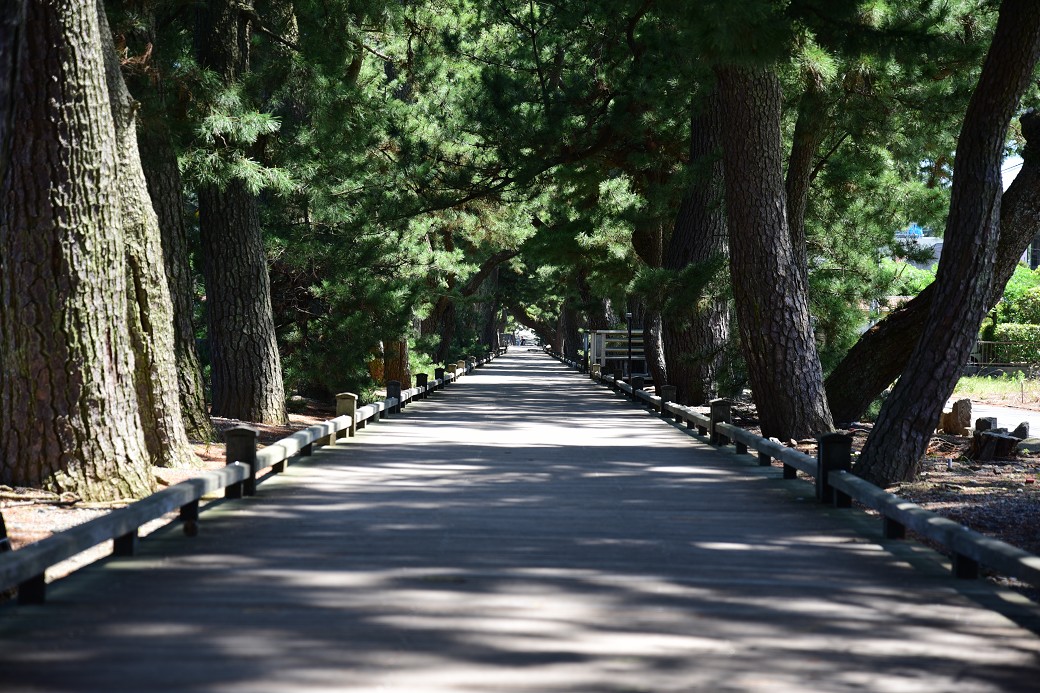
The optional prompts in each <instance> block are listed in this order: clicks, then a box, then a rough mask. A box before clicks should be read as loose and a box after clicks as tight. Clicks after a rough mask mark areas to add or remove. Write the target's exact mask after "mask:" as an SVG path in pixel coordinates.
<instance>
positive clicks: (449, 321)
mask: <svg viewBox="0 0 1040 693" xmlns="http://www.w3.org/2000/svg"><path fill="white" fill-rule="evenodd" d="M447 247H449V249H450V248H451V247H452V246H447ZM518 253H519V251H518V250H501V251H499V252H497V253H495V254H494V255H492V256H491V257H489V258H487V259H486V260H484V262H482V263H480V268H479V269H478V270H477V272H476V273H475V274H473V276H471V277H469V278H468V279H467V280H466V284H465V285H464V286H463V287H462V288H461V289H460V290H459V291H458V293H457V294H456V293H455V285H456V279H455V277H454V276H451V277H448V293H445V294H444V295H442V296H441V297H440V298H439V299H438V300H437V302H436V303H435V304H434V307H433V310H432V311H431V312H430V315H429V317H427V318H426V319H425V320H423V323H422V333H423V334H436V335H438V336H439V337H440V339H439V341H438V343H437V348H436V349H435V350H434V354H433V360H434V362H436V363H443V362H444V361H445V360H446V359H447V358H448V356H449V354H450V352H451V341H452V339H454V338H455V321H456V319H457V311H456V308H455V301H456V299H457V298H469V297H470V296H473V295H474V294H476V293H477V291H478V290H479V289H480V287H481V286H482V285H483V284H484V281H485V280H486V279H487V278H488V277H489V276H490V275H491V273H492V272H493V271H495V270H496V269H497V268H498V266H499V265H501V264H502V263H503V262H506V261H508V260H510V259H512V258H514V257H516V256H517V254H518Z"/></svg>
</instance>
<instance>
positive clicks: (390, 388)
mask: <svg viewBox="0 0 1040 693" xmlns="http://www.w3.org/2000/svg"><path fill="white" fill-rule="evenodd" d="M386 396H387V398H388V399H389V398H391V397H392V398H394V399H396V400H397V404H395V405H394V406H393V408H392V409H391V411H392V412H393V413H394V414H400V413H401V407H402V406H403V405H402V404H401V381H400V380H391V381H389V382H388V383H387V384H386Z"/></svg>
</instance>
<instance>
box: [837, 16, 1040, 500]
mask: <svg viewBox="0 0 1040 693" xmlns="http://www.w3.org/2000/svg"><path fill="white" fill-rule="evenodd" d="M1038 58H1040V4H1037V3H1035V2H1032V1H1030V0H1004V2H1002V3H1001V6H1000V16H999V19H998V20H997V28H996V31H995V33H994V36H993V43H992V44H991V45H990V49H989V53H988V54H987V55H986V61H985V63H983V66H982V73H981V75H980V76H979V82H978V85H977V86H976V87H975V91H974V93H973V94H972V97H971V101H970V102H969V103H968V109H967V112H966V114H965V118H964V123H963V125H962V126H961V133H960V137H959V139H958V142H957V157H956V161H955V165H954V175H953V188H952V190H951V194H950V213H949V216H948V217H947V220H946V234H945V241H944V245H943V253H942V257H941V258H940V260H939V269H938V271H937V272H936V278H935V290H934V292H933V297H932V310H931V311H930V312H929V315H928V319H927V320H926V322H925V325H924V329H923V330H922V332H921V338H920V340H918V342H917V346H916V347H915V348H914V351H913V353H912V354H911V356H910V360H909V362H908V363H907V366H906V368H905V369H904V371H903V373H902V375H901V376H900V377H899V380H898V381H897V382H896V385H895V388H894V389H893V391H892V394H891V396H889V398H888V399H887V400H886V401H885V404H884V405H882V407H881V413H880V414H879V415H878V420H877V423H876V424H875V426H874V429H873V430H872V431H871V434H870V436H869V437H868V438H867V442H866V444H865V445H864V448H863V451H862V453H861V454H860V457H859V460H858V462H857V463H856V467H855V470H856V473H857V474H859V475H861V476H863V477H864V478H866V479H867V480H869V481H872V482H874V483H876V484H878V485H881V486H887V485H889V484H891V483H893V482H896V481H902V480H909V479H913V478H914V477H915V476H916V475H917V472H918V471H919V465H920V460H921V458H922V456H923V455H924V453H925V450H926V448H927V445H928V441H929V439H930V438H931V434H932V432H933V431H934V430H935V425H936V422H937V421H938V420H939V414H940V413H941V412H942V408H943V405H944V404H945V403H946V400H947V399H948V398H949V396H950V394H951V393H952V392H953V388H954V386H955V385H956V384H957V379H958V377H959V375H960V372H961V368H962V366H963V364H964V363H965V361H966V360H967V358H968V354H969V353H970V351H971V347H972V344H973V343H974V341H975V338H976V334H977V333H978V329H979V324H980V323H981V322H982V318H983V317H985V315H986V311H987V310H988V307H989V297H990V291H991V289H992V287H993V283H994V259H995V257H996V252H997V233H998V229H999V222H1000V198H1001V176H1000V162H1001V158H1002V155H1003V151H1004V145H1005V141H1006V137H1007V129H1008V124H1009V123H1010V121H1011V117H1012V115H1014V112H1015V109H1016V108H1017V107H1018V103H1019V101H1020V99H1021V98H1022V95H1023V93H1025V89H1026V87H1027V86H1028V84H1029V80H1030V78H1031V77H1032V73H1033V70H1034V68H1035V67H1036V63H1037V59H1038Z"/></svg>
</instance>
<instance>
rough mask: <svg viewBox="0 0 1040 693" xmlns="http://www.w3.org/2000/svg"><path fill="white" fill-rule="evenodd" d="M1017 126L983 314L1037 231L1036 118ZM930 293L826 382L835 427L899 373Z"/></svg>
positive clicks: (879, 330) (893, 317)
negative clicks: (1018, 142)
mask: <svg viewBox="0 0 1040 693" xmlns="http://www.w3.org/2000/svg"><path fill="white" fill-rule="evenodd" d="M1021 123H1022V133H1023V134H1024V135H1025V138H1026V142H1027V145H1026V149H1025V151H1024V152H1023V155H1022V156H1023V159H1024V163H1023V164H1022V168H1021V170H1020V171H1019V173H1018V176H1016V177H1015V180H1014V182H1013V183H1012V184H1011V186H1010V187H1009V188H1008V189H1007V191H1006V192H1005V193H1004V195H1003V197H1002V199H1001V202H1000V239H999V240H998V241H997V257H996V260H995V265H994V272H993V288H992V289H991V290H990V293H989V300H988V301H987V309H986V312H989V311H990V310H992V309H993V307H994V306H995V305H996V304H997V301H999V300H1000V297H1001V296H1002V295H1003V294H1004V287H1005V286H1007V283H1008V280H1010V279H1011V275H1013V274H1014V273H1015V267H1017V266H1018V261H1019V258H1021V257H1022V253H1024V252H1025V251H1026V249H1027V248H1028V247H1029V244H1030V243H1032V242H1033V240H1034V238H1035V237H1036V233H1037V230H1038V229H1040V156H1038V155H1037V154H1036V153H1034V151H1033V150H1034V149H1035V148H1036V147H1037V146H1040V116H1038V115H1037V114H1036V113H1034V112H1032V111H1030V112H1029V113H1026V114H1025V115H1023V116H1022V118H1021ZM934 291H935V288H934V285H929V286H928V287H927V288H925V290H924V291H922V292H921V293H920V294H918V295H917V296H915V297H914V298H912V299H911V300H910V301H909V302H907V304H906V305H905V306H903V307H902V308H899V309H898V310H895V311H893V312H892V313H891V314H890V315H889V316H888V317H886V318H885V319H884V320H882V321H881V322H879V323H878V324H877V325H874V326H873V327H871V328H870V329H869V330H867V331H866V332H865V333H864V334H863V336H861V337H860V338H859V341H857V342H856V344H855V345H853V347H852V349H850V350H849V353H848V354H846V355H845V358H843V359H842V360H841V362H840V363H839V364H838V365H837V367H835V369H834V370H833V371H832V372H831V374H830V375H829V376H828V377H827V381H826V385H827V399H828V401H829V402H830V405H831V411H832V413H833V414H834V419H835V421H841V422H852V421H856V420H857V419H859V418H860V417H861V416H862V415H863V413H864V412H866V410H867V408H868V407H869V406H870V403H871V402H873V401H874V400H875V399H877V398H878V397H879V396H880V395H881V393H882V392H883V391H884V390H885V388H887V387H888V386H889V385H891V384H892V383H893V382H894V381H895V379H896V378H897V377H898V376H899V374H900V373H901V372H902V371H903V369H904V368H905V367H906V364H907V361H908V360H909V359H910V353H911V352H912V351H913V349H914V345H915V344H917V340H918V339H920V337H921V331H922V330H923V329H924V324H925V320H926V319H927V317H928V314H929V312H930V311H931V307H932V295H933V292H934Z"/></svg>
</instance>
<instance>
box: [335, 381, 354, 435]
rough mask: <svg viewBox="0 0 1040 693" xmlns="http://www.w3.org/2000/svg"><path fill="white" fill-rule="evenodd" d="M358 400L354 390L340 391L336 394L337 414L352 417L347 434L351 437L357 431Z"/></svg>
mask: <svg viewBox="0 0 1040 693" xmlns="http://www.w3.org/2000/svg"><path fill="white" fill-rule="evenodd" d="M357 400H358V396H357V395H355V394H354V393H353V392H340V393H339V394H338V395H336V416H346V417H347V418H349V419H350V425H349V426H348V427H347V435H348V436H350V437H351V438H353V437H354V434H355V433H356V432H357V416H356V415H357Z"/></svg>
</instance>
